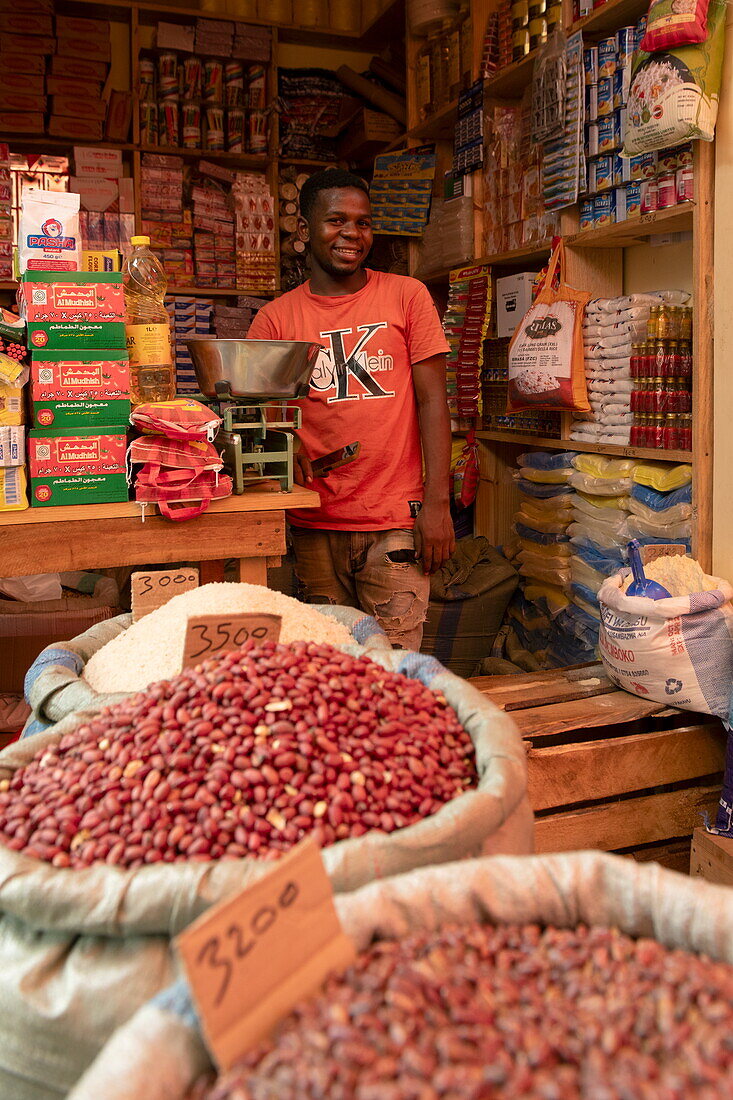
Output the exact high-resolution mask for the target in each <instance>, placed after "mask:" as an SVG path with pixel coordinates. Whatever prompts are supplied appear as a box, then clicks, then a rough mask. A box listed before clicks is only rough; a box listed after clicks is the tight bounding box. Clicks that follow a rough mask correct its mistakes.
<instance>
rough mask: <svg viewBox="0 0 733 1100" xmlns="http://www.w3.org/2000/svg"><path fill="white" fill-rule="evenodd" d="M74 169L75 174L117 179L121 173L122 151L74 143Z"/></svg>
mask: <svg viewBox="0 0 733 1100" xmlns="http://www.w3.org/2000/svg"><path fill="white" fill-rule="evenodd" d="M74 169H75V171H76V175H77V176H87V177H96V178H97V179H108V180H113V179H119V177H120V176H121V175H122V151H121V150H120V149H95V148H86V147H85V146H83V145H75V146H74Z"/></svg>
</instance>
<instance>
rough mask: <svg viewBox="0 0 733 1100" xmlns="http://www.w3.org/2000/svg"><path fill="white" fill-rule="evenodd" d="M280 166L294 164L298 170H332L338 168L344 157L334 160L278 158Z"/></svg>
mask: <svg viewBox="0 0 733 1100" xmlns="http://www.w3.org/2000/svg"><path fill="white" fill-rule="evenodd" d="M277 159H278V161H279V163H280V164H294V165H295V167H296V168H300V167H303V168H332V167H335V166H337V165H338V164H339V163H340V162H341V161H342V160H343V157H334V158H333V160H313V159H311V158H309V157H278V158H277Z"/></svg>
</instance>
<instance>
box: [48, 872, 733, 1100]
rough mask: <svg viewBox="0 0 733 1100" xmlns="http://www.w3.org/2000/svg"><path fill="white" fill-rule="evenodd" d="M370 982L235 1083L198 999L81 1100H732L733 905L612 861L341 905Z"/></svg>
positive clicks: (125, 1036)
mask: <svg viewBox="0 0 733 1100" xmlns="http://www.w3.org/2000/svg"><path fill="white" fill-rule="evenodd" d="M336 908H337V910H338V913H339V916H340V918H341V922H342V925H343V927H344V930H345V931H346V933H347V934H348V935H350V936H351V937H352V939H353V940H354V942H355V945H356V947H357V950H358V951H359V952H360V954H359V956H358V957H357V960H356V962H355V964H354V965H353V966H352V967H350V968H349V969H348V970H347V971H346V972H345V973H343V974H342V975H337V976H334V977H331V978H329V979H328V980H327V982H326V984H325V987H324V990H323V992H322V993H321V994H318V995H316V996H315V997H313V998H311V999H310V1000H309V1001H307V1002H303V1003H301V1004H300V1005H298V1006H297V1007H296V1008H295V1009H294V1010H293V1012H292V1013H291V1014H290V1015H289V1016H288V1017H286V1018H285V1019H284V1020H283V1021H281V1023H280V1024H279V1025H278V1027H277V1028H276V1030H275V1033H274V1035H273V1036H272V1037H271V1038H270V1039H268V1040H266V1041H265V1042H263V1043H261V1044H260V1045H259V1046H257V1047H256V1048H255V1049H253V1050H251V1051H250V1052H249V1053H248V1054H247V1055H246V1056H245V1057H244V1058H243V1059H242V1061H241V1062H240V1063H239V1064H238V1065H237V1066H235V1067H234V1068H233V1069H232V1070H230V1071H229V1072H227V1073H224V1074H222V1075H221V1076H220V1077H219V1078H218V1080H213V1074H212V1071H211V1070H209V1074H210V1076H209V1077H208V1079H205V1080H202V1081H200V1082H199V1083H198V1085H197V1086H195V1087H194V1089H193V1091H192V1088H191V1086H192V1084H193V1081H194V1078H195V1077H196V1076H197V1075H198V1074H199V1073H200V1071H201V1067H202V1065H205V1063H206V1052H205V1048H204V1046H203V1042H202V1040H201V1038H200V1035H199V1034H198V1032H197V1028H196V1015H195V1011H194V1010H193V1007H192V1005H191V1002H190V1000H188V999H187V997H186V995H185V994H186V989H185V986H184V983H183V982H179V983H178V985H177V987H175V988H173V989H171V990H170V991H168V992H167V993H166V995H165V996H163V997H159V998H158V1001H157V1003H156V1004H151V1005H146V1006H145V1007H144V1008H143V1009H142V1010H141V1011H140V1012H139V1013H137V1014H136V1016H135V1017H133V1019H132V1020H131V1021H130V1022H129V1023H128V1024H127V1025H125V1026H124V1027H123V1028H121V1029H120V1031H119V1032H118V1033H117V1034H116V1035H115V1036H114V1038H113V1039H112V1040H111V1042H110V1043H109V1045H108V1047H107V1048H106V1049H105V1051H104V1052H103V1053H102V1055H100V1057H99V1059H98V1060H97V1062H96V1064H95V1065H94V1066H93V1067H92V1068H91V1069H90V1070H89V1072H88V1073H87V1074H86V1075H85V1076H84V1078H83V1079H82V1081H81V1082H80V1083H79V1085H78V1086H77V1088H76V1089H75V1090H74V1091H73V1093H72V1094H71V1096H70V1097H69V1100H97V1097H99V1096H104V1097H105V1100H136V1098H137V1097H138V1096H141V1095H143V1094H144V1095H145V1097H146V1100H312V1098H316V1097H329V1098H333V1100H336V1098H343V1100H346V1098H352V1097H354V1098H358V1100H417V1098H420V1100H423V1098H424V1100H515V1098H516V1097H520V1096H521V1097H531V1098H534V1100H568V1098H570V1097H584V1098H586V1100H590V1098H598V1100H600V1098H601V1097H602V1098H604V1100H606V1098H608V1100H621V1098H623V1097H629V1098H632V1097H633V1098H634V1100H636V1098H637V1097H648V1098H650V1100H651V1098H657V1100H660V1098H662V1097H673V1096H679V1097H683V1096H695V1097H696V1098H701V1100H717V1098H719V1097H721V1096H724V1095H726V1093H727V1092H728V1091H729V1089H730V1085H731V1083H733V1044H731V1040H730V1035H731V1027H732V1026H733V965H731V964H733V914H732V913H731V907H730V890H729V889H728V888H727V887H720V886H712V885H710V884H708V883H704V882H702V881H701V880H699V879H695V880H691V879H689V878H687V877H685V876H683V875H678V874H676V873H675V872H672V871H667V870H664V869H663V868H661V867H659V866H657V865H656V864H641V863H635V862H634V861H633V860H631V859H626V858H622V857H619V856H610V855H607V854H605V853H601V852H572V853H562V854H556V855H546V856H530V857H520V858H509V857H496V858H492V859H479V860H472V861H469V862H464V863H461V864H459V865H455V864H454V865H452V866H451V865H449V866H444V867H429V868H424V869H422V870H417V871H413V872H411V873H409V874H405V875H400V876H398V877H396V878H393V879H388V880H386V881H384V882H376V883H372V884H371V885H369V886H365V887H363V888H362V889H361V890H357V891H356V892H355V893H352V894H347V895H342V896H340V897H337V898H336Z"/></svg>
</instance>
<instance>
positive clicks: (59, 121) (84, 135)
mask: <svg viewBox="0 0 733 1100" xmlns="http://www.w3.org/2000/svg"><path fill="white" fill-rule="evenodd" d="M102 130H103V124H102V122H101V120H94V119H90V118H71V117H69V116H66V115H51V117H50V118H49V120H48V133H49V134H50V136H51V137H64V138H71V139H72V140H76V141H101V140H102Z"/></svg>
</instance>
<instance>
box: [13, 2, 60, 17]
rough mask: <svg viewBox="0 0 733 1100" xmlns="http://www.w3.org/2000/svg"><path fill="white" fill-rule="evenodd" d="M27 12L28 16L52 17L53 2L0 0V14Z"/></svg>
mask: <svg viewBox="0 0 733 1100" xmlns="http://www.w3.org/2000/svg"><path fill="white" fill-rule="evenodd" d="M8 11H11V12H16V11H22V12H27V13H28V15H37V14H38V12H41V13H43V14H44V15H53V0H0V12H8Z"/></svg>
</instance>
